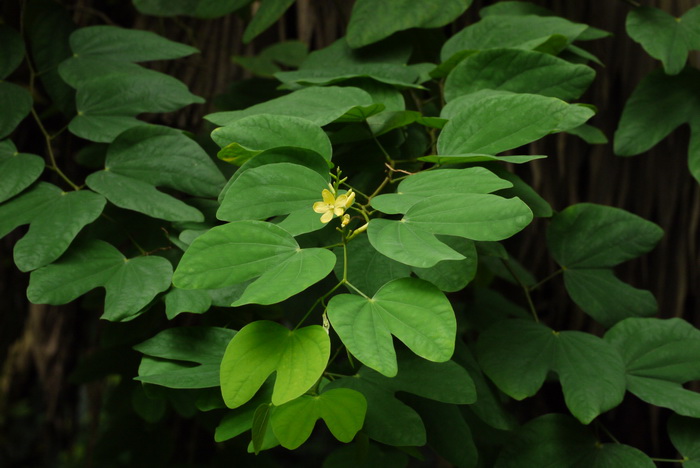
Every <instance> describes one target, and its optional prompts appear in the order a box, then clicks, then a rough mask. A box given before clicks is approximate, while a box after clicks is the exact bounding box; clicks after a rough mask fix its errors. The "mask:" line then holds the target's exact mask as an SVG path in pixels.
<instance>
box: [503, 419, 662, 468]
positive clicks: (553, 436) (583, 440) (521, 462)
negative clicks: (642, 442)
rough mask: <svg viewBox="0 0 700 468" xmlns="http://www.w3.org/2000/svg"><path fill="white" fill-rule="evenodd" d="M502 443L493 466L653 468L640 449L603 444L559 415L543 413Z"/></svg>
mask: <svg viewBox="0 0 700 468" xmlns="http://www.w3.org/2000/svg"><path fill="white" fill-rule="evenodd" d="M509 442H510V443H509V444H507V445H505V446H504V448H503V450H502V451H501V453H500V455H499V456H498V460H497V462H496V465H495V466H496V468H516V467H523V466H533V467H534V466H556V467H561V468H578V467H583V466H585V467H587V468H588V467H590V468H608V467H613V466H619V467H622V466H629V467H632V466H634V467H635V468H637V467H638V468H654V467H655V466H656V465H655V464H654V462H653V461H652V460H651V459H650V458H649V457H648V456H646V455H645V454H644V453H643V452H641V451H639V450H637V449H636V448H634V447H630V446H629V445H624V444H619V443H615V444H603V443H600V442H599V441H598V440H596V438H595V437H594V436H593V435H592V434H591V433H590V432H589V431H588V430H587V429H586V428H584V427H582V426H581V425H580V424H578V423H577V422H576V421H574V420H573V419H571V418H570V417H568V416H565V415H563V414H545V415H544V416H540V417H539V418H536V419H533V420H532V421H530V422H528V423H527V424H525V425H524V426H522V427H521V428H519V429H518V430H517V431H516V432H515V436H514V438H513V439H511V440H510V441H509Z"/></svg>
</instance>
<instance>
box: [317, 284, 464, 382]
mask: <svg viewBox="0 0 700 468" xmlns="http://www.w3.org/2000/svg"><path fill="white" fill-rule="evenodd" d="M327 311H328V318H329V320H330V322H331V325H332V326H333V329H334V330H335V331H336V332H337V333H338V336H339V337H340V339H341V340H342V341H343V343H344V344H345V346H347V348H348V350H349V351H350V352H351V353H352V354H353V355H355V356H356V357H357V358H358V359H359V360H360V361H362V362H363V363H364V364H366V365H367V366H369V367H371V368H373V369H376V370H377V371H379V372H381V373H382V374H384V375H387V376H389V377H393V376H395V375H396V373H397V370H398V369H397V363H396V354H395V352H394V345H393V343H392V338H391V336H392V335H394V336H396V337H397V338H398V339H399V340H401V341H402V342H403V343H404V344H406V346H408V347H409V348H410V349H411V350H412V351H413V352H414V353H416V354H418V355H419V356H421V357H423V358H425V359H428V360H430V361H435V362H444V361H447V360H449V359H450V357H451V356H452V353H453V351H454V336H455V333H456V321H455V317H454V312H453V310H452V306H451V305H450V302H449V301H448V300H447V298H446V297H445V296H444V295H443V294H442V292H440V290H439V289H437V288H436V287H435V286H433V285H432V284H430V283H428V282H426V281H422V280H418V279H414V278H399V279H396V280H394V281H391V282H389V283H387V284H385V285H384V286H383V287H382V288H380V289H379V291H377V293H376V294H375V295H374V296H373V297H372V298H371V299H369V298H363V297H360V296H355V295H351V294H341V295H338V296H334V297H333V298H332V299H331V300H330V301H329V303H328V309H327Z"/></svg>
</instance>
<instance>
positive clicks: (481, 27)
mask: <svg viewBox="0 0 700 468" xmlns="http://www.w3.org/2000/svg"><path fill="white" fill-rule="evenodd" d="M586 28H587V26H586V25H585V24H579V23H572V22H571V21H568V20H565V19H563V18H559V17H545V16H535V15H490V16H487V17H485V18H483V19H482V20H481V21H479V22H478V23H474V24H472V25H470V26H467V27H466V28H464V29H463V30H461V31H460V32H458V33H457V34H455V35H454V36H452V37H451V38H450V39H448V40H447V42H445V45H444V46H443V47H442V51H441V52H440V57H441V59H442V61H443V62H444V61H446V60H448V59H449V58H450V57H452V56H453V55H454V54H457V53H458V52H460V51H463V50H485V49H495V48H505V47H509V48H523V49H534V48H536V47H537V46H539V45H540V44H542V43H543V42H545V41H547V40H548V39H549V37H550V36H552V35H553V34H558V35H560V36H564V37H566V39H567V41H568V43H571V42H573V41H574V40H575V39H576V38H577V37H578V36H579V35H580V34H581V33H582V32H583V31H585V30H586Z"/></svg>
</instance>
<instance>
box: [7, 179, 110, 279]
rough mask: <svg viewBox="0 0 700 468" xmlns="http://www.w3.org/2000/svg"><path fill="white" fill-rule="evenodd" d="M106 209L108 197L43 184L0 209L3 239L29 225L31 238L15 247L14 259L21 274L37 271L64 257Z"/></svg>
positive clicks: (87, 191)
mask: <svg viewBox="0 0 700 468" xmlns="http://www.w3.org/2000/svg"><path fill="white" fill-rule="evenodd" d="M104 206H105V199H104V197H102V196H101V195H98V194H96V193H94V192H91V191H90V190H79V191H72V192H64V191H63V190H61V189H60V188H58V187H56V186H55V185H51V184H48V183H46V182H41V183H39V184H37V185H36V186H35V187H33V188H32V189H31V190H28V191H26V192H25V193H23V194H22V195H20V196H19V197H16V198H14V199H13V200H10V201H8V202H7V203H5V204H3V205H0V237H4V236H5V235H7V234H8V233H9V232H10V231H12V230H13V229H15V228H16V227H18V226H21V225H23V224H29V225H30V226H29V231H28V232H27V234H26V235H25V236H24V237H23V238H22V239H20V240H19V241H17V243H16V244H15V248H14V258H15V264H16V265H17V268H19V269H20V270H21V271H30V270H35V269H37V268H39V267H41V266H44V265H46V264H48V263H51V262H53V261H54V260H56V259H57V258H58V257H60V256H61V254H63V252H65V251H66V249H67V248H68V246H69V245H70V244H71V242H73V239H75V236H77V235H78V233H79V232H80V230H81V229H83V227H85V226H86V225H87V224H90V223H91V222H93V221H94V220H95V219H97V217H98V216H99V215H100V213H102V209H103V208H104Z"/></svg>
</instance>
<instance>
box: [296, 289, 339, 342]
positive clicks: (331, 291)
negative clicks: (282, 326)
mask: <svg viewBox="0 0 700 468" xmlns="http://www.w3.org/2000/svg"><path fill="white" fill-rule="evenodd" d="M343 284H345V282H344V281H340V282H339V283H338V284H336V285H335V286H333V287H332V288H331V290H330V291H328V292H327V293H326V294H324V295H323V296H321V297H319V298H318V299H316V300H315V301H314V303H313V304H312V305H311V307H309V310H307V311H306V313H305V314H304V316H303V317H302V318H301V320H299V323H297V325H296V327H294V330H296V329H297V328H299V327H300V326H301V324H302V323H304V322H305V321H306V319H307V318H309V315H311V312H313V310H314V309H315V308H316V306H317V305H319V304H320V303H321V302H323V301H324V300H325V299H326V298H327V297H328V296H330V295H331V294H333V293H334V292H335V290H336V289H338V288H339V287H341V286H342V285H343ZM294 330H292V331H294Z"/></svg>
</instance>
